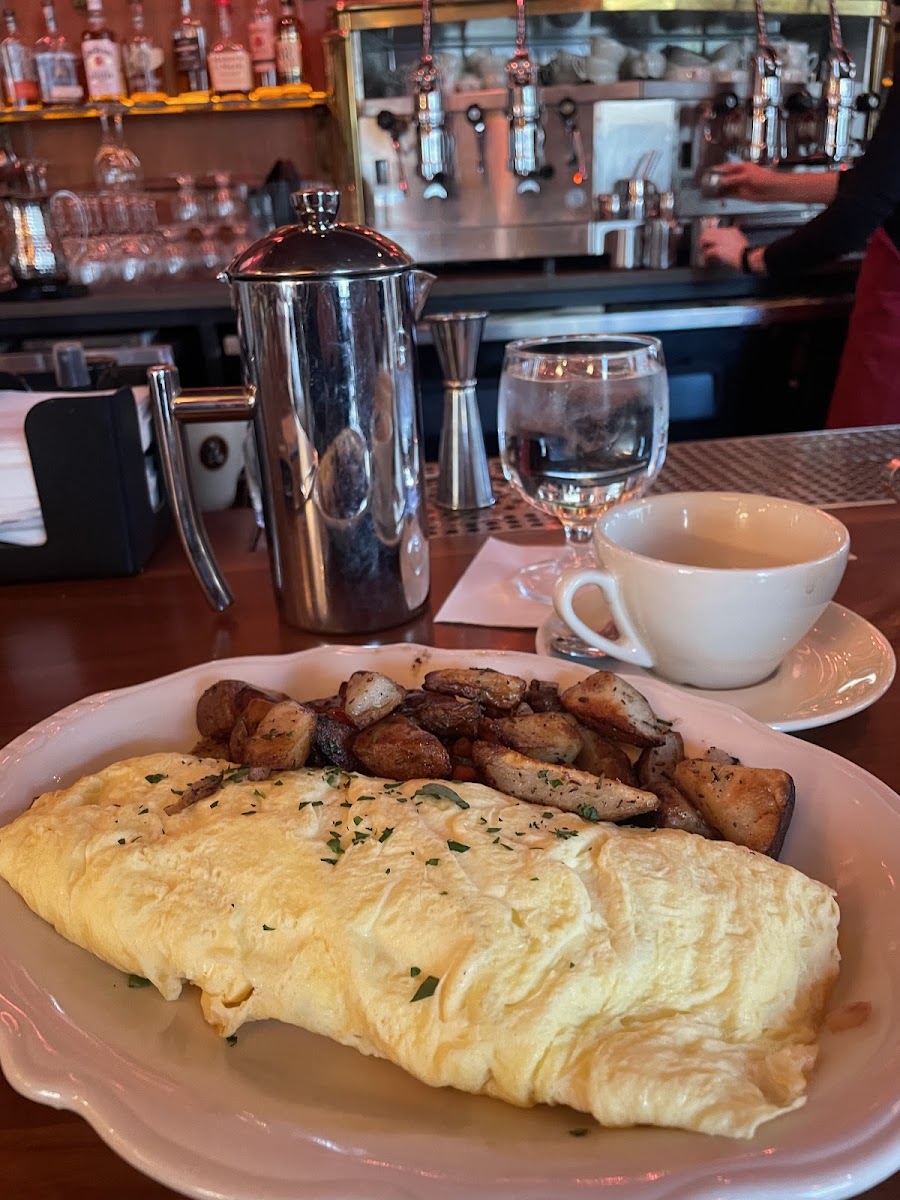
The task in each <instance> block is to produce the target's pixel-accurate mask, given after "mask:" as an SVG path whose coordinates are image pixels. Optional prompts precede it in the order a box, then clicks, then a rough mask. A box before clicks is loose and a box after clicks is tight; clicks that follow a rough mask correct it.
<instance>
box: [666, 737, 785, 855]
mask: <svg viewBox="0 0 900 1200" xmlns="http://www.w3.org/2000/svg"><path fill="white" fill-rule="evenodd" d="M672 778H673V781H674V782H675V784H676V785H677V786H678V789H679V791H681V792H682V793H683V794H684V795H685V796H686V797H687V798H688V800H690V802H691V804H693V805H694V807H695V808H696V809H697V810H698V811H699V812H700V814H701V815H702V816H703V818H704V820H706V821H707V822H708V823H709V824H710V825H712V826H713V828H715V829H717V830H718V831H719V832H720V833H721V834H722V836H723V837H724V838H726V839H727V840H728V841H729V842H736V843H737V844H738V845H739V846H747V847H748V848H749V849H750V850H757V851H759V853H760V854H768V855H769V856H770V858H777V857H778V854H779V852H780V851H781V847H782V845H783V843H784V837H785V834H786V833H787V830H788V826H789V825H790V821H791V814H792V813H793V811H794V781H793V779H792V778H791V777H790V775H788V774H787V772H786V771H778V770H770V769H766V768H763V767H742V766H729V765H727V764H721V763H713V762H709V761H707V760H706V759H702V758H685V759H682V761H681V762H680V763H678V764H677V765H676V767H675V769H674V772H673V776H672Z"/></svg>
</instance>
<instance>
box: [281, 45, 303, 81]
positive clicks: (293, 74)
mask: <svg viewBox="0 0 900 1200" xmlns="http://www.w3.org/2000/svg"><path fill="white" fill-rule="evenodd" d="M275 59H276V63H277V66H278V79H279V82H280V83H302V82H303V54H302V50H301V47H300V40H299V38H285V39H284V40H283V41H279V42H278V44H277V45H276V47H275Z"/></svg>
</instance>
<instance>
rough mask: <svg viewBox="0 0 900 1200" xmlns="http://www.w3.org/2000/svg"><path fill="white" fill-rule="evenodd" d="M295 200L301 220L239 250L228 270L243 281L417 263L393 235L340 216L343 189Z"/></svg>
mask: <svg viewBox="0 0 900 1200" xmlns="http://www.w3.org/2000/svg"><path fill="white" fill-rule="evenodd" d="M291 203H292V204H293V206H294V209H295V210H296V213H297V217H298V223H297V224H296V225H283V226H282V227H281V228H280V229H275V230H273V231H272V232H271V233H268V234H266V236H265V237H262V238H260V239H259V241H257V242H254V243H253V245H252V246H250V247H249V249H247V250H245V251H244V252H243V254H239V255H238V257H237V258H236V259H235V260H234V262H233V263H232V264H231V266H230V267H228V268H227V269H226V270H225V271H224V272H223V275H222V278H224V279H227V280H228V281H229V282H232V283H234V282H239V281H241V280H254V279H256V280H271V281H276V282H277V281H278V280H282V281H285V282H291V281H293V280H312V279H329V278H335V277H337V278H341V279H352V278H358V277H360V276H366V275H389V274H392V273H393V272H395V271H404V270H407V269H408V268H410V267H412V266H414V265H415V264H414V263H413V260H412V259H411V258H410V257H409V255H408V254H407V253H406V252H405V251H404V250H401V249H400V247H399V246H398V245H397V244H396V243H395V242H392V241H391V240H390V239H389V238H386V237H382V235H381V234H380V233H375V232H374V230H371V229H365V228H364V227H363V226H362V225H345V224H344V223H343V222H339V221H338V219H337V215H338V208H339V207H340V203H341V196H340V192H337V191H325V190H318V189H312V188H311V189H308V190H305V191H301V192H294V194H293V195H292V196H291Z"/></svg>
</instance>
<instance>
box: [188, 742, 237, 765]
mask: <svg viewBox="0 0 900 1200" xmlns="http://www.w3.org/2000/svg"><path fill="white" fill-rule="evenodd" d="M191 754H193V755H194V756H195V757H196V758H223V759H225V761H226V762H231V761H232V759H231V748H230V747H229V745H228V742H227V741H221V740H220V739H219V738H209V737H204V738H201V739H200V741H199V742H195V743H194V745H193V746H192V747H191Z"/></svg>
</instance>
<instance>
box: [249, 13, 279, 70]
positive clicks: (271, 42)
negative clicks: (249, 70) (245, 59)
mask: <svg viewBox="0 0 900 1200" xmlns="http://www.w3.org/2000/svg"><path fill="white" fill-rule="evenodd" d="M247 34H248V39H249V42H250V57H251V59H252V60H253V65H254V66H255V67H257V68H263V69H269V70H271V68H272V67H274V66H275V21H274V19H273V18H272V17H271V16H268V17H257V18H256V19H255V20H253V21H251V22H250V23H249V25H248V26H247Z"/></svg>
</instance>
